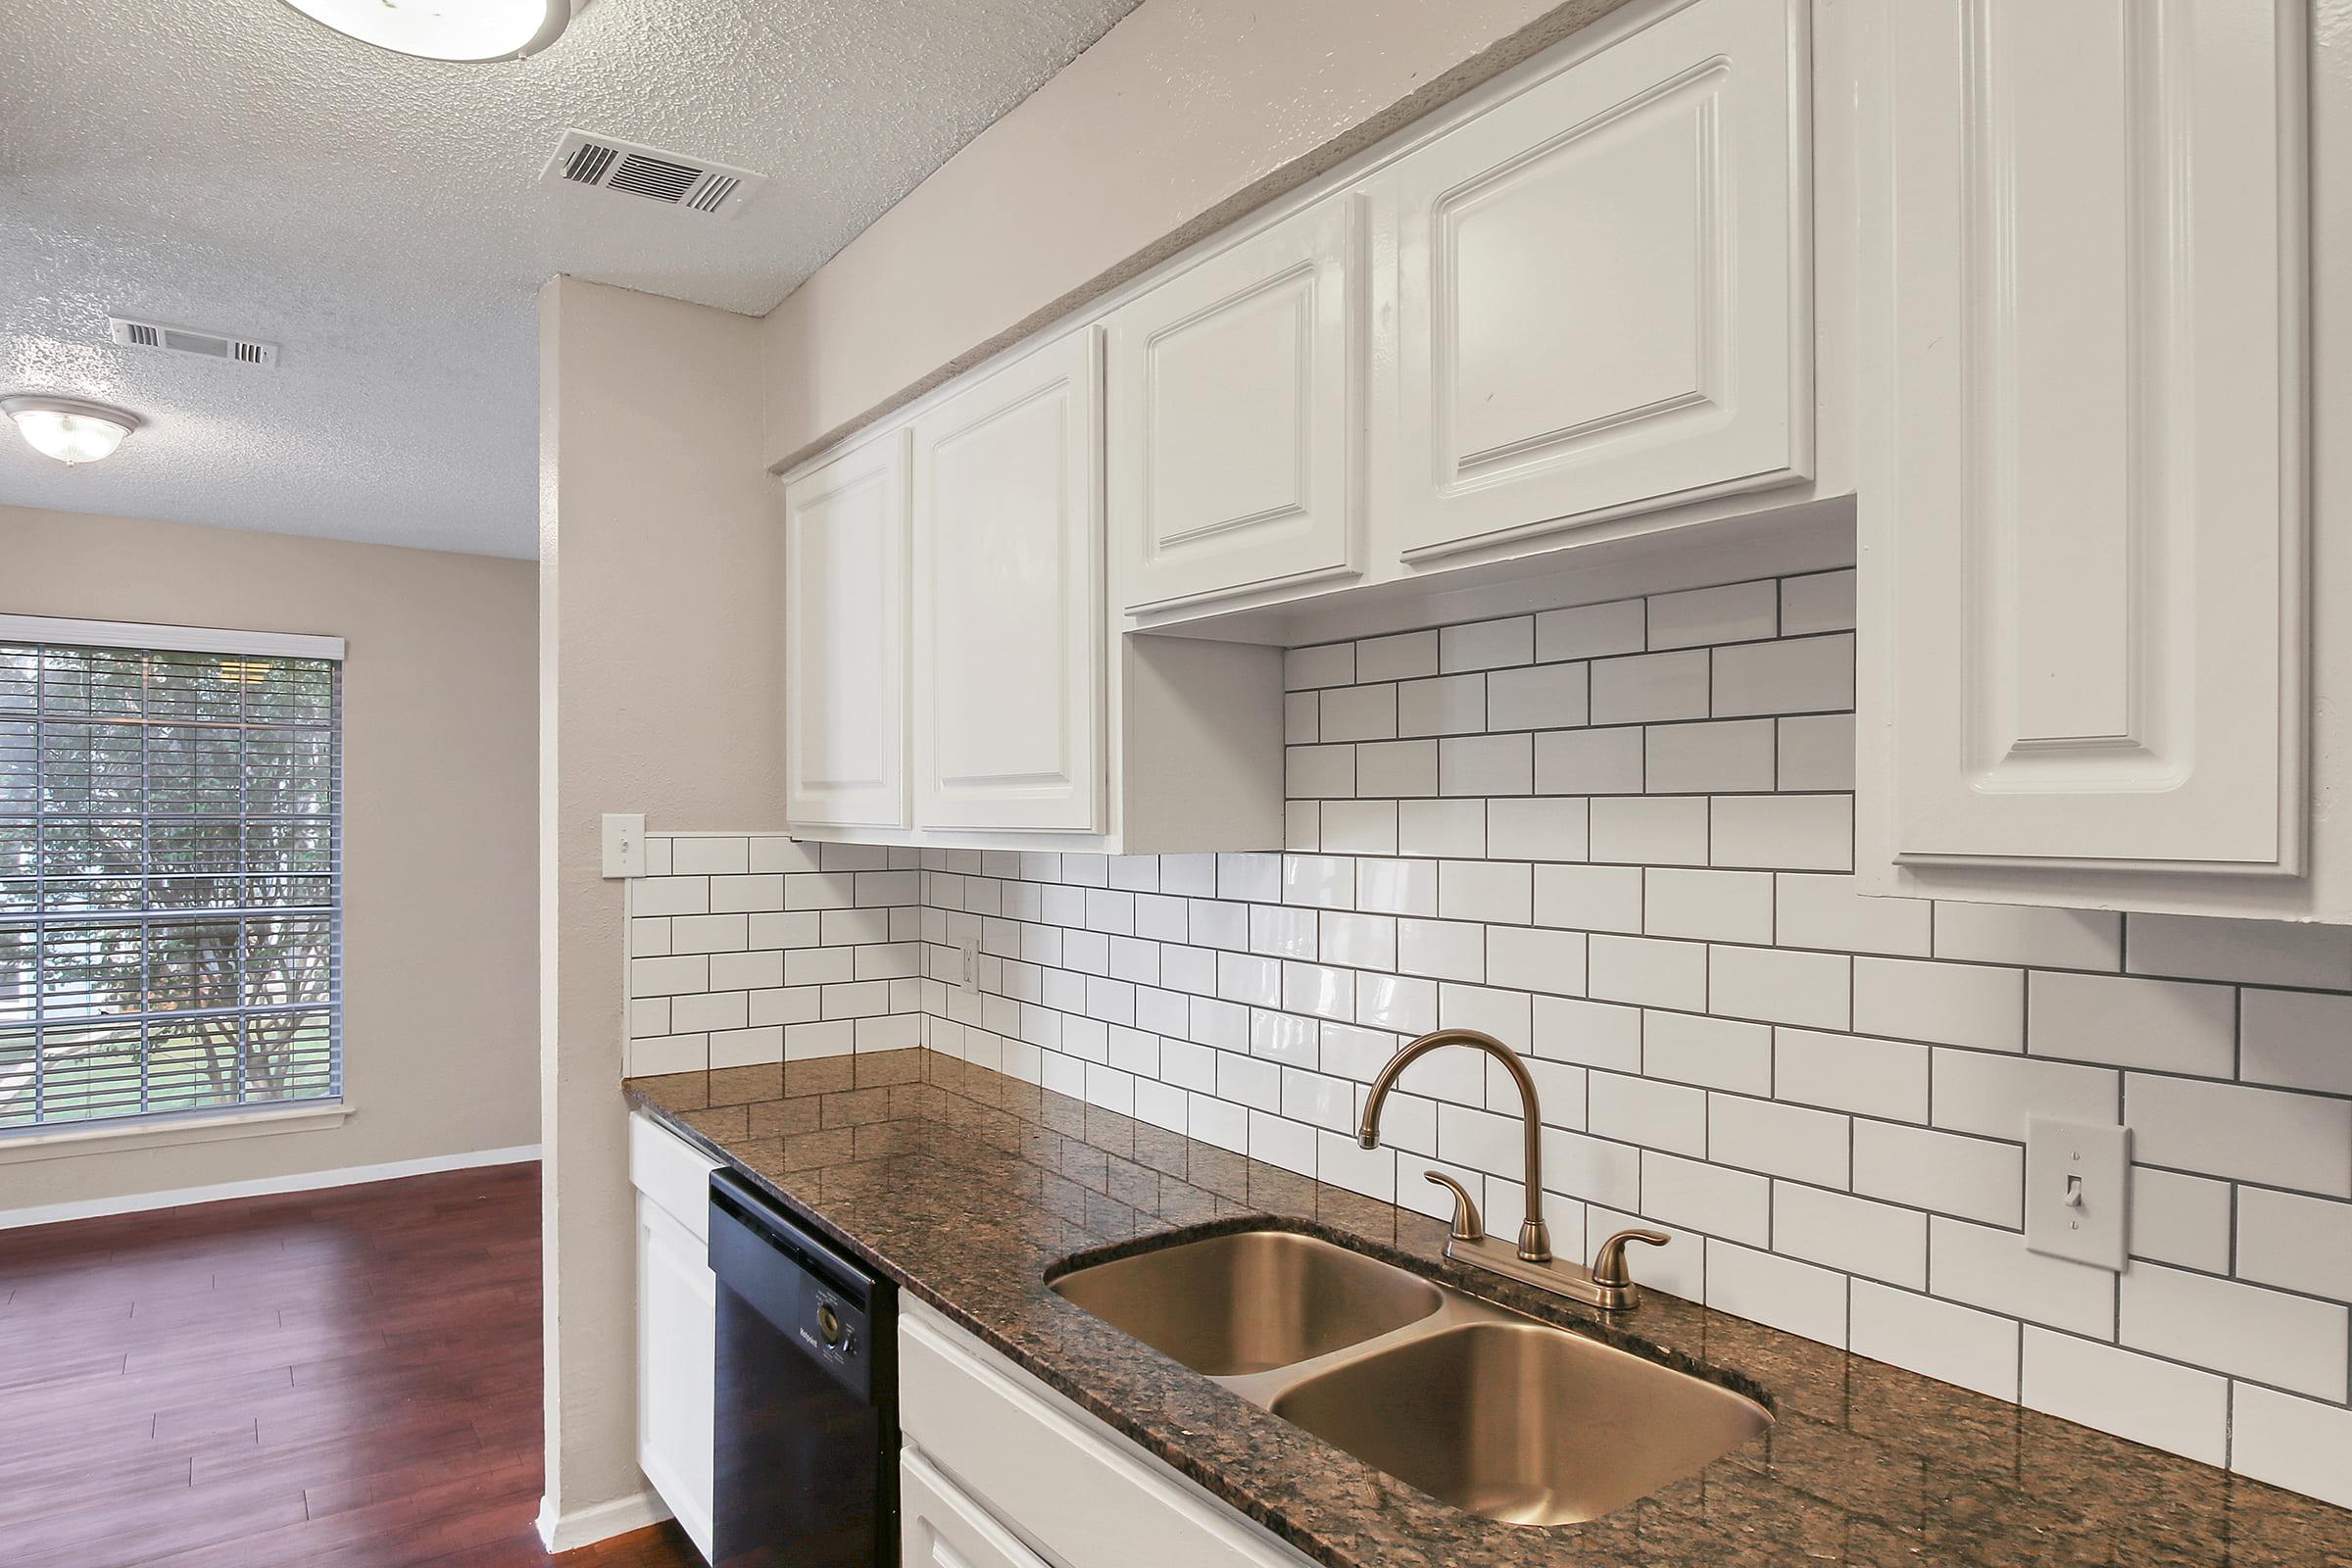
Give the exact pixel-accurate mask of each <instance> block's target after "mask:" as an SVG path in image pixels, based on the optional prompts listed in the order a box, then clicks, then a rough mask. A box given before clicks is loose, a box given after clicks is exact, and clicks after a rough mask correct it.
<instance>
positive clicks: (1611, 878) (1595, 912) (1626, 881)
mask: <svg viewBox="0 0 2352 1568" xmlns="http://www.w3.org/2000/svg"><path fill="white" fill-rule="evenodd" d="M1536 923H1537V924H1538V925H1554V926H1565V927H1568V928H1570V929H1573V930H1579V931H1625V932H1638V931H1640V930H1641V929H1642V867H1640V866H1638V865H1539V866H1537V867H1536Z"/></svg>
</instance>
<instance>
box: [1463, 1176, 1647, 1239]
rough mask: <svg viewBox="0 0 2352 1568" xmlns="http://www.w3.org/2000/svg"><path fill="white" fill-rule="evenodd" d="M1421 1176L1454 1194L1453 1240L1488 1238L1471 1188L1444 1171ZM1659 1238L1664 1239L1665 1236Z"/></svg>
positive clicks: (1484, 1222)
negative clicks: (1471, 1194)
mask: <svg viewBox="0 0 2352 1568" xmlns="http://www.w3.org/2000/svg"><path fill="white" fill-rule="evenodd" d="M1421 1177H1422V1179H1423V1180H1424V1181H1432V1182H1436V1183H1437V1184H1438V1185H1439V1186H1440V1187H1443V1188H1445V1189H1446V1191H1447V1192H1449V1193H1451V1194H1452V1195H1453V1229H1452V1230H1450V1231H1448V1232H1447V1233H1446V1235H1447V1236H1448V1237H1449V1238H1450V1239H1451V1240H1453V1241H1457V1242H1483V1241H1485V1240H1486V1239H1487V1226H1486V1221H1484V1220H1482V1219H1480V1218H1479V1217H1478V1201H1477V1200H1476V1199H1474V1198H1472V1197H1471V1196H1470V1189H1468V1188H1467V1187H1464V1186H1463V1185H1462V1184H1461V1183H1460V1182H1457V1181H1455V1180H1454V1179H1453V1178H1452V1177H1450V1176H1448V1175H1446V1174H1445V1173H1444V1172H1443V1171H1435V1170H1425V1171H1423V1172H1422V1173H1421ZM1659 1239H1660V1240H1661V1241H1662V1240H1664V1238H1663V1237H1661V1238H1659Z"/></svg>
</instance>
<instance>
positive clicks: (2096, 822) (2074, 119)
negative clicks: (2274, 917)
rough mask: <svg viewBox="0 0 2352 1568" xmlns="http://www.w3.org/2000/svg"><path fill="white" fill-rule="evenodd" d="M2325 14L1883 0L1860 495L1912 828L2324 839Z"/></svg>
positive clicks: (1906, 843) (2229, 845) (2163, 860)
mask: <svg viewBox="0 0 2352 1568" xmlns="http://www.w3.org/2000/svg"><path fill="white" fill-rule="evenodd" d="M2309 26H2310V18H2309V14H2308V12H2307V9H2306V7H2305V6H2304V5H2303V4H2302V3H2300V0H2077V3H2070V4H2066V5H2045V4H2036V3H2034V0H1936V3H1933V4H1929V3H1906V4H1903V5H1898V6H1890V7H1888V8H1887V29H1888V30H1887V56H1888V59H1887V72H1886V73H1885V82H1886V91H1887V101H1886V107H1885V119H1886V123H1887V127H1888V136H1887V142H1886V155H1885V156H1886V159H1887V164H1886V170H1885V175H1884V184H1885V187H1886V188H1885V191H1884V201H1883V204H1882V207H1881V212H1880V216H1879V218H1878V222H1879V223H1881V224H1883V225H1884V234H1885V241H1884V244H1885V255H1884V257H1883V259H1882V260H1881V261H1880V263H1879V264H1878V265H1879V267H1881V268H1883V272H1882V273H1881V279H1882V287H1883V289H1884V291H1885V298H1886V303H1885V323H1884V332H1885V339H1884V343H1883V345H1882V348H1883V353H1884V376H1885V384H1884V387H1883V388H1882V391H1883V396H1882V397H1881V398H1880V399H1879V403H1880V406H1881V409H1882V417H1883V418H1884V419H1885V420H1886V421H1887V422H1886V430H1887V435H1886V439H1885V440H1884V441H1883V442H1881V443H1879V445H1880V448H1881V451H1880V454H1879V459H1878V468H1879V470H1880V471H1879V472H1878V473H1877V474H1876V475H1875V476H1874V477H1873V478H1872V479H1871V480H1869V481H1868V482H1866V483H1865V485H1864V487H1863V489H1864V493H1863V496H1862V528H1863V541H1864V563H1865V568H1866V570H1868V571H1869V572H1871V573H1872V574H1873V575H1874V577H1875V578H1876V579H1878V581H1877V583H1874V589H1873V592H1874V596H1878V597H1880V602H1881V603H1883V604H1885V605H1886V606H1887V613H1886V614H1885V615H1884V616H1882V617H1881V619H1882V621H1883V625H1882V628H1881V632H1880V636H1879V641H1878V645H1877V646H1878V649H1879V650H1880V652H1879V653H1878V654H1877V655H1876V656H1875V657H1886V658H1890V659H1891V660H1892V662H1893V663H1892V668H1891V671H1890V676H1891V679H1890V680H1888V681H1887V683H1886V685H1885V689H1886V690H1887V693H1888V699H1887V711H1885V713H1883V714H1881V715H1879V717H1878V719H1877V720H1875V721H1874V722H1875V723H1876V724H1877V725H1879V726H1881V734H1882V735H1883V737H1884V738H1885V742H1886V744H1887V745H1888V746H1889V747H1890V748H1891V765H1890V766H1887V767H1884V768H1883V769H1882V771H1883V772H1884V773H1886V775H1887V778H1888V782H1889V784H1890V787H1891V788H1892V790H1893V792H1894V793H1893V799H1892V803H1891V810H1890V823H1891V832H1892V839H1893V849H1894V852H1895V856H1896V858H1897V859H1898V860H1908V861H1913V862H1923V863H1949V864H1960V865H1968V864H1976V865H2002V864H2010V865H2015V864H2027V865H2041V864H2076V865H2082V866H2085V867H2104V868H2118V869H2129V868H2133V867H2144V868H2172V869H2180V868H2192V869H2206V870H2217V871H2218V870H2236V871H2242V872H2248V873H2272V874H2278V873H2291V872H2294V871H2296V870H2298V869H2299V868H2300V866H2301V861H2302V856H2303V851H2304V845H2303V838H2304V832H2303V827H2304V814H2305V807H2304V788H2305V786H2304V764H2303V760H2302V748H2303V731H2304V702H2305V699H2304V696H2303V689H2304V669H2303V663H2304V641H2305V631H2304V624H2303V620H2304V612H2303V595H2304V592H2305V588H2306V583H2305V568H2304V565H2303V562H2304V555H2305V550H2304V528H2305V520H2304V515H2303V505H2304V503H2303V482H2302V478H2301V475H2302V471H2303V466H2304V458H2303V449H2304V428H2303V426H2304V418H2305V389H2304V384H2303V354H2302V346H2303V342H2304V338H2305V334H2306V330H2307V328H2306V324H2305V307H2304V290H2305V283H2304V280H2303V274H2302V269H2303V258H2304V255H2305V251H2306V239H2305V234H2306V225H2307V216H2306V197H2305V178H2306V175H2305V161H2304V144H2305V136H2306V126H2305V113H2304V107H2303V79H2304V69H2305V68H2304V53H2305V47H2306V46H2305V39H2306V37H2307V36H2308V29H2309ZM1881 585H1883V586H1881ZM1866 657H1874V656H1866Z"/></svg>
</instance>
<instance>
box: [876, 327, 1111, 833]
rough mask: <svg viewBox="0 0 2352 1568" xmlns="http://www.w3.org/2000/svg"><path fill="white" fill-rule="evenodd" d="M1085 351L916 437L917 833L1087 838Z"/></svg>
mask: <svg viewBox="0 0 2352 1568" xmlns="http://www.w3.org/2000/svg"><path fill="white" fill-rule="evenodd" d="M1095 343H1096V332H1095V329H1094V328H1092V327H1088V328H1084V329H1081V330H1079V331H1077V332H1073V333H1071V334H1070V335H1069V336H1067V337H1064V338H1061V339H1059V340H1058V341H1056V342H1054V343H1050V344H1048V345H1047V346H1045V347H1044V348H1041V349H1039V350H1038V351H1037V352H1036V353H1034V354H1031V355H1029V356H1027V357H1026V358H1024V359H1021V360H1017V361H1015V362H1014V363H1012V364H1011V365H1008V366H1006V367H1005V368H1003V369H1001V370H997V371H994V372H993V373H991V374H989V375H986V376H984V377H982V378H981V379H980V380H979V381H977V382H976V383H974V384H973V385H972V386H971V387H969V388H967V389H966V390H964V391H962V392H960V393H958V394H957V395H956V396H955V397H953V398H950V399H949V400H948V401H947V402H945V403H942V404H941V405H939V406H938V407H937V408H935V409H933V410H931V411H930V412H929V413H927V414H925V415H924V416H923V417H921V418H920V419H918V420H917V421H916V422H915V426H914V518H915V521H914V536H915V537H914V560H915V574H914V575H915V584H914V613H915V636H914V648H915V662H914V711H915V741H914V758H915V778H916V785H915V819H916V821H917V823H918V824H919V825H920V826H923V827H926V828H932V827H975V828H1045V829H1055V830H1065V831H1071V832H1081V833H1086V832H1096V831H1100V830H1101V828H1102V825H1103V824H1102V815H1103V791H1104V784H1103V564H1102V549H1101V546H1102V532H1103V502H1102V494H1101V489H1102V441H1103V432H1102V428H1101V414H1102V397H1101V393H1100V383H1101V380H1102V369H1101V364H1100V361H1099V359H1098V356H1097V354H1096V349H1095Z"/></svg>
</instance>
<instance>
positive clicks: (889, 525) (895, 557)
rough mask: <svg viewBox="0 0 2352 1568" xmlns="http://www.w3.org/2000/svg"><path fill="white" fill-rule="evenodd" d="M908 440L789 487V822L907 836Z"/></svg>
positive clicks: (856, 452) (884, 444) (885, 442)
mask: <svg viewBox="0 0 2352 1568" xmlns="http://www.w3.org/2000/svg"><path fill="white" fill-rule="evenodd" d="M906 659H907V435H906V432H905V431H892V432H891V433H890V434H888V435H884V436H880V437H877V438H875V439H873V440H870V441H867V442H865V443H864V444H863V445H860V446H858V447H856V448H854V449H852V450H851V451H849V452H847V453H844V454H843V455H842V456H840V457H838V458H834V459H832V460H831V461H830V462H827V463H826V464H824V465H823V466H821V467H817V468H815V469H812V470H810V471H809V472H808V473H805V474H802V475H801V476H799V477H797V478H795V479H794V480H792V481H791V482H790V483H788V484H786V485H785V487H784V797H785V800H784V805H785V814H786V817H787V819H788V820H790V821H793V822H807V823H821V824H827V825H832V826H862V827H892V828H895V827H905V826H906V825H907V766H906V758H907V706H906V703H907V696H906V694H907V667H906Z"/></svg>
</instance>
